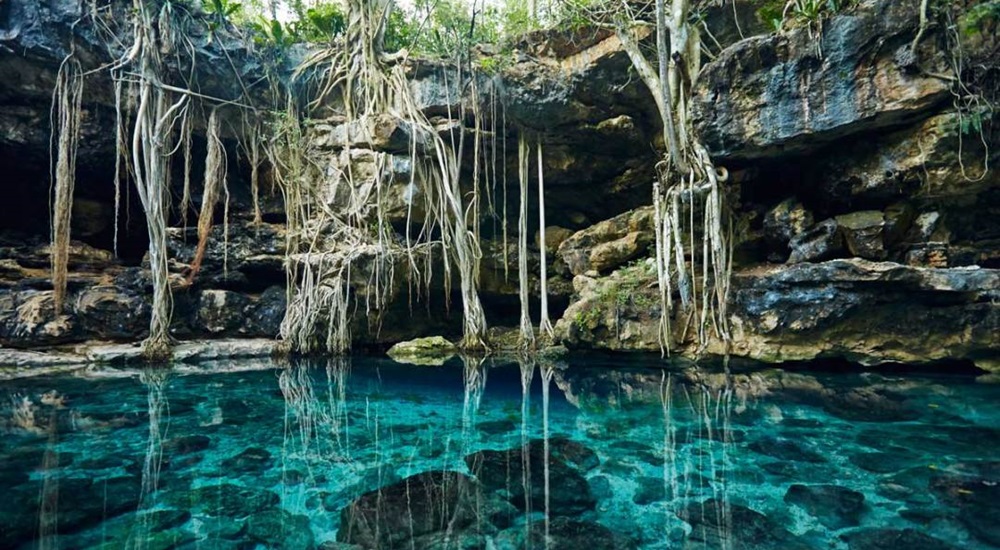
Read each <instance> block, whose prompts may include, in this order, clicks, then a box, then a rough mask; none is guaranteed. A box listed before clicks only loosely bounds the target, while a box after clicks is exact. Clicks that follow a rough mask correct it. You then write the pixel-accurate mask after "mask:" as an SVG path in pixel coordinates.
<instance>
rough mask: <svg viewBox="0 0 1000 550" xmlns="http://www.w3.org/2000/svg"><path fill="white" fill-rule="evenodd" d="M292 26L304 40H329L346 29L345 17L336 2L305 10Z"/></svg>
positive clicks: (295, 32)
mask: <svg viewBox="0 0 1000 550" xmlns="http://www.w3.org/2000/svg"><path fill="white" fill-rule="evenodd" d="M294 27H295V31H294V34H296V35H297V36H298V37H301V39H302V40H304V41H305V42H330V41H332V40H333V39H334V38H335V37H337V36H340V35H341V34H343V33H344V31H345V30H346V29H347V17H346V15H345V14H344V11H343V10H341V9H340V7H338V6H337V5H336V4H321V5H319V6H317V7H315V8H309V9H308V10H306V13H305V17H303V18H301V19H299V21H298V22H296V23H295V25H294Z"/></svg>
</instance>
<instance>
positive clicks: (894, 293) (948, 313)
mask: <svg viewBox="0 0 1000 550" xmlns="http://www.w3.org/2000/svg"><path fill="white" fill-rule="evenodd" d="M577 281H578V284H577V286H576V288H577V294H578V295H579V296H580V299H579V300H578V301H576V302H574V303H573V304H571V305H570V307H569V308H568V309H567V310H566V315H565V316H564V317H563V319H561V320H560V321H559V323H558V325H557V331H558V332H559V334H560V336H561V337H562V338H563V339H564V341H566V342H567V344H569V345H571V346H574V347H592V348H600V349H608V350H625V351H655V350H659V342H658V341H657V328H656V327H657V322H658V320H659V311H658V309H659V302H658V295H657V292H658V291H657V290H656V287H655V274H654V273H652V272H651V271H649V270H647V271H646V272H640V271H635V270H632V271H631V272H626V273H622V272H617V273H615V274H613V275H612V276H611V277H608V278H606V279H601V280H597V281H595V280H592V279H591V280H588V279H586V278H582V277H579V278H577ZM623 281H627V284H626V285H625V286H624V287H623ZM734 284H735V290H734V294H733V299H732V303H731V306H730V312H731V318H730V321H731V326H732V328H733V331H734V332H733V345H732V347H731V349H730V350H729V351H730V353H731V354H732V355H735V356H739V357H748V358H752V359H757V360H761V361H765V362H783V361H803V360H809V359H815V358H818V357H831V356H839V357H845V358H848V359H850V360H852V361H857V362H860V363H866V364H878V363H882V362H902V363H927V362H932V361H935V360H941V359H948V358H955V357H962V358H969V359H971V360H973V361H977V360H982V361H981V364H982V365H983V366H984V367H988V366H989V365H990V364H991V363H990V362H989V361H990V358H992V357H994V356H995V350H996V345H997V334H1000V308H998V307H997V306H996V304H995V303H994V302H995V300H996V296H997V295H998V291H1000V271H998V270H993V269H978V268H952V269H930V268H914V267H907V266H903V265H899V264H896V263H891V262H869V261H866V260H860V259H853V260H834V261H829V262H825V263H819V264H810V263H803V264H795V265H788V266H783V267H779V266H774V267H771V268H767V269H758V270H753V271H747V272H745V273H737V274H736V276H735V279H734ZM689 351H690V350H689ZM723 352H724V347H723V346H721V344H719V345H713V346H710V353H719V354H722V353H723Z"/></svg>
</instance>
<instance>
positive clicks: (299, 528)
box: [246, 510, 314, 550]
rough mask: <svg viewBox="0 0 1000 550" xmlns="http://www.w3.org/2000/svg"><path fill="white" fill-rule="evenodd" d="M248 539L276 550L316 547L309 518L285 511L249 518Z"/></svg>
mask: <svg viewBox="0 0 1000 550" xmlns="http://www.w3.org/2000/svg"><path fill="white" fill-rule="evenodd" d="M246 538H248V539H250V540H251V541H253V542H256V543H259V544H263V545H265V546H266V547H267V548H274V549H281V548H284V549H288V550H299V549H303V550H309V549H311V548H313V547H314V542H313V533H312V528H311V527H310V525H309V518H307V517H306V516H299V515H293V514H290V513H288V512H286V511H284V510H265V511H263V512H257V513H256V514H253V515H251V516H250V517H248V518H247V520H246Z"/></svg>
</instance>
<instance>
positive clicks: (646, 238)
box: [557, 206, 654, 275]
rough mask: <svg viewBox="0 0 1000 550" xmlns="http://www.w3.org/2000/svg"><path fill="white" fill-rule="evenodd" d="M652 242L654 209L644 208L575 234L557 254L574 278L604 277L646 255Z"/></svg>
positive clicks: (563, 244)
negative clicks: (595, 273)
mask: <svg viewBox="0 0 1000 550" xmlns="http://www.w3.org/2000/svg"><path fill="white" fill-rule="evenodd" d="M653 242H654V241H653V207H651V206H647V207H642V208H637V209H635V210H632V211H630V212H626V213H624V214H621V215H619V216H615V217H614V218H611V219H609V220H605V221H603V222H599V223H597V224H595V225H592V226H590V227H588V228H587V229H584V230H582V231H578V232H576V233H575V234H573V236H571V237H569V238H567V239H566V240H565V241H563V243H562V244H561V245H559V250H558V252H557V253H558V255H559V257H560V258H561V259H562V261H563V262H565V263H566V265H567V266H569V270H570V272H572V273H573V274H574V275H582V274H584V273H587V272H589V271H592V270H593V271H598V272H602V273H606V272H608V271H611V270H613V269H614V268H616V267H619V266H621V265H623V264H625V263H626V262H628V261H629V260H633V259H635V258H638V257H639V256H641V255H643V254H645V252H646V251H647V249H648V248H649V246H650V245H651V244H652V243H653Z"/></svg>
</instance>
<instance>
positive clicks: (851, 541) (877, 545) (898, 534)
mask: <svg viewBox="0 0 1000 550" xmlns="http://www.w3.org/2000/svg"><path fill="white" fill-rule="evenodd" d="M840 538H841V539H843V540H845V541H847V547H848V548H850V550H906V549H916V548H920V549H921V550H957V548H958V547H957V546H952V545H951V544H948V543H947V542H945V541H943V540H941V539H938V538H935V537H932V536H930V535H928V534H926V533H923V532H921V531H918V530H916V529H861V530H858V531H852V532H850V533H847V534H845V535H841V537H840Z"/></svg>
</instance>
